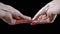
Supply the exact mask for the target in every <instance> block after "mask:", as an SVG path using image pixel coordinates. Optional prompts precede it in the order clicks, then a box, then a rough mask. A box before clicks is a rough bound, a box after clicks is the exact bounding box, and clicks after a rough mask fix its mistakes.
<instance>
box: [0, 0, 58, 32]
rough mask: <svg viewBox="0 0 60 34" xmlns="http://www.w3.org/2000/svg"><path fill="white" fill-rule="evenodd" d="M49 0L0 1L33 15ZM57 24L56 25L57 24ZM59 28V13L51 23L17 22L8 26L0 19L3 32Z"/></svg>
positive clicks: (44, 30)
mask: <svg viewBox="0 0 60 34" xmlns="http://www.w3.org/2000/svg"><path fill="white" fill-rule="evenodd" d="M50 1H51V0H0V2H2V3H5V4H8V5H11V6H13V7H14V8H16V9H18V10H19V11H20V12H21V13H23V14H24V15H27V16H30V17H32V18H33V16H34V15H35V14H36V13H37V12H38V11H39V9H41V8H42V7H43V6H44V5H46V4H47V3H48V2H50ZM57 24H58V25H57ZM58 29H59V15H58V17H57V18H56V20H55V22H54V23H53V24H45V25H34V26H31V25H30V24H19V25H14V26H10V25H8V24H6V23H5V22H4V21H3V20H1V19H0V31H1V32H3V31H5V32H14V33H15V32H46V33H47V31H48V32H50V31H51V32H53V31H58Z"/></svg>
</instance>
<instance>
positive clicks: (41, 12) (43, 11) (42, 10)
mask: <svg viewBox="0 0 60 34" xmlns="http://www.w3.org/2000/svg"><path fill="white" fill-rule="evenodd" d="M48 8H49V4H47V5H46V6H44V7H43V8H42V9H41V10H39V11H38V12H37V14H36V15H35V16H34V17H33V19H32V20H37V19H38V17H39V16H40V15H41V14H44V13H45V12H46V11H47V10H48Z"/></svg>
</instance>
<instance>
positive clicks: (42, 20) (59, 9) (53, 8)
mask: <svg viewBox="0 0 60 34" xmlns="http://www.w3.org/2000/svg"><path fill="white" fill-rule="evenodd" d="M59 13H60V0H53V1H51V2H49V3H48V4H47V5H45V6H44V7H43V8H42V9H41V10H39V11H38V13H37V14H36V15H35V16H34V17H33V19H32V20H33V22H32V23H31V25H35V24H48V23H53V22H54V20H55V18H56V17H57V14H59Z"/></svg>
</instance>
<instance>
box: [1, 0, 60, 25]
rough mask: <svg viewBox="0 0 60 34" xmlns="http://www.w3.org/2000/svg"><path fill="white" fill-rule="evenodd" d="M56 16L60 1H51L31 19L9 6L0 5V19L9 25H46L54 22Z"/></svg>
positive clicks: (59, 9)
mask: <svg viewBox="0 0 60 34" xmlns="http://www.w3.org/2000/svg"><path fill="white" fill-rule="evenodd" d="M57 14H60V0H52V1H51V2H49V3H48V4H46V5H45V6H44V7H42V9H40V10H39V11H38V12H37V14H36V15H35V16H34V17H33V18H32V19H31V17H28V16H25V15H23V14H22V13H21V12H19V11H18V10H17V9H15V8H13V7H12V6H10V5H6V4H3V3H0V18H1V19H2V20H3V21H5V22H6V23H8V24H9V25H16V24H21V23H29V24H31V25H36V24H47V23H52V22H54V20H55V18H56V17H57Z"/></svg>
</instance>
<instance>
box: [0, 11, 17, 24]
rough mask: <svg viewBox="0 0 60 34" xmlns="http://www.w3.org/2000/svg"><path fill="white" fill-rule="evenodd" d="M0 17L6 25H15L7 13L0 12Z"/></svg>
mask: <svg viewBox="0 0 60 34" xmlns="http://www.w3.org/2000/svg"><path fill="white" fill-rule="evenodd" d="M0 17H1V19H2V20H3V21H4V22H6V23H8V24H9V25H14V24H15V22H16V21H15V20H13V18H12V15H11V14H10V13H9V12H5V11H3V10H0Z"/></svg>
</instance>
